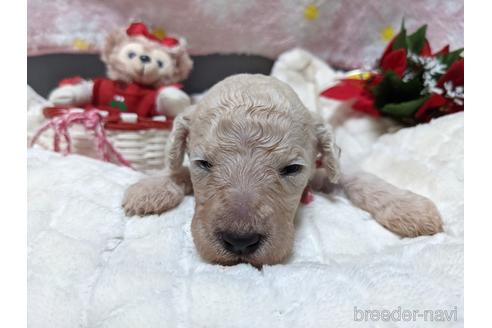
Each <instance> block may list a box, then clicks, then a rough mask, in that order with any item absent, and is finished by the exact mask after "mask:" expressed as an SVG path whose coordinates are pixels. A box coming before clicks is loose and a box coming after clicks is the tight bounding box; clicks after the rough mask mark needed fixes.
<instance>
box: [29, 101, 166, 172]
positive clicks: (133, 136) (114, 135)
mask: <svg viewBox="0 0 492 328" xmlns="http://www.w3.org/2000/svg"><path fill="white" fill-rule="evenodd" d="M80 110H81V109H63V110H61V109H59V108H53V107H51V108H45V109H44V110H43V114H44V117H45V120H46V122H48V120H50V119H52V118H54V117H57V116H60V115H62V114H64V113H68V112H71V111H80ZM101 114H104V115H101V116H103V117H104V129H105V132H106V137H107V139H108V141H109V142H110V143H111V144H112V145H113V147H114V148H115V149H116V151H118V152H119V153H120V154H121V155H122V157H123V158H124V159H125V160H126V161H128V162H129V163H130V164H131V167H132V168H134V169H135V170H137V171H142V172H151V171H156V170H162V168H163V167H164V158H165V146H166V142H167V139H168V137H169V133H170V132H171V129H172V120H162V118H156V119H154V120H151V119H144V120H142V119H138V122H123V121H121V120H120V119H119V118H118V120H114V119H107V117H106V116H107V115H106V114H105V113H103V112H101ZM68 132H69V135H70V138H71V153H76V154H80V155H84V156H89V157H92V158H96V159H101V157H100V154H99V153H98V151H97V149H96V146H95V143H94V136H93V135H92V134H91V133H90V132H88V131H87V130H86V129H85V127H84V126H82V125H73V126H71V127H69V129H68ZM54 135H55V133H54V131H53V130H51V129H48V130H46V131H45V132H44V133H42V134H40V135H39V137H38V138H37V140H36V144H37V145H39V146H41V147H43V148H46V149H50V150H54V142H53V141H54ZM65 147H66V143H65V141H64V140H63V139H62V140H60V148H61V149H64V148H65ZM109 161H110V162H113V163H115V164H119V161H118V160H117V158H115V157H114V156H111V157H110V159H109Z"/></svg>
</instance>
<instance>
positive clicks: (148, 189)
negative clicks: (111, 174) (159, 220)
mask: <svg viewBox="0 0 492 328" xmlns="http://www.w3.org/2000/svg"><path fill="white" fill-rule="evenodd" d="M183 197H184V191H183V188H182V187H181V186H179V185H177V184H176V183H175V182H174V181H173V180H171V179H170V178H169V177H149V178H145V179H143V180H141V181H139V182H137V183H135V184H133V185H131V186H130V187H129V188H128V189H127V191H126V192H125V196H124V197H123V203H122V206H123V209H124V210H125V214H126V215H127V216H132V215H139V216H143V215H148V214H160V213H163V212H165V211H167V210H169V209H172V208H174V207H176V206H178V205H179V203H181V201H182V200H183Z"/></svg>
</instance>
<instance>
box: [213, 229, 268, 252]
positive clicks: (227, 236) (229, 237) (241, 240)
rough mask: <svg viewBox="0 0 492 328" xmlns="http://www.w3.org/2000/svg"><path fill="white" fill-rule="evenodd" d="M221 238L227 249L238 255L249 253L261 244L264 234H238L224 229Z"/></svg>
mask: <svg viewBox="0 0 492 328" xmlns="http://www.w3.org/2000/svg"><path fill="white" fill-rule="evenodd" d="M219 238H220V240H221V242H222V245H223V246H224V248H225V249H226V250H228V251H229V252H231V253H234V254H236V255H249V254H251V253H254V252H255V251H256V250H257V249H258V247H259V246H260V243H261V240H262V236H261V235H260V234H258V233H246V234H238V233H234V232H227V231H223V232H220V233H219Z"/></svg>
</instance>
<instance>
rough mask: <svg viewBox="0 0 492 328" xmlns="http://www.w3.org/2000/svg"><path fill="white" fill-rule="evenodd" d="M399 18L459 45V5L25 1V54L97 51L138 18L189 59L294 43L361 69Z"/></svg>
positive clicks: (427, 0) (333, 0) (418, 0)
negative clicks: (177, 39)
mask: <svg viewBox="0 0 492 328" xmlns="http://www.w3.org/2000/svg"><path fill="white" fill-rule="evenodd" d="M309 6H310V7H309ZM309 8H311V11H309ZM313 8H314V9H313ZM306 10H307V13H306ZM403 17H405V22H406V25H407V27H408V29H409V30H410V31H413V30H414V29H416V28H417V27H418V26H420V25H421V24H425V23H427V24H429V27H428V36H429V39H430V42H431V45H432V46H433V48H435V49H436V50H437V49H438V48H441V47H442V46H444V45H445V44H448V43H449V44H450V45H451V47H452V48H457V47H462V46H463V25H464V24H463V1H461V0H414V1H404V0H377V1H376V0H317V1H313V0H311V1H303V0H272V1H267V0H251V1H246V0H245V1H227V0H206V1H204V0H167V1H158V0H138V1H137V0H104V1H95V0H50V1H45V0H28V53H29V54H30V55H35V54H44V53H55V52H96V51H98V49H99V47H100V46H101V43H102V42H103V40H104V37H105V35H106V33H108V32H109V31H112V30H114V29H117V28H121V27H125V26H127V25H128V23H129V22H131V21H135V20H143V21H145V22H146V23H147V24H149V25H152V26H154V27H157V28H160V29H165V30H166V31H167V32H168V34H179V35H183V36H185V37H186V38H187V39H188V43H189V45H190V52H191V53H192V54H193V55H202V54H211V53H247V54H256V55H263V56H266V57H269V58H275V57H276V56H278V55H279V54H280V53H281V52H283V51H285V50H288V49H290V48H293V47H296V46H299V47H302V48H305V49H307V50H309V51H311V52H313V53H314V54H316V55H317V56H319V57H321V58H322V59H324V60H326V61H327V62H328V63H330V64H332V65H334V66H337V67H341V68H358V67H368V66H371V65H372V64H373V63H374V61H375V60H376V59H377V58H378V57H379V56H380V54H381V52H382V50H383V48H384V46H385V44H387V42H388V38H390V37H391V35H392V32H393V34H394V33H397V32H398V30H399V27H400V23H401V20H402V18H403ZM384 31H386V33H384Z"/></svg>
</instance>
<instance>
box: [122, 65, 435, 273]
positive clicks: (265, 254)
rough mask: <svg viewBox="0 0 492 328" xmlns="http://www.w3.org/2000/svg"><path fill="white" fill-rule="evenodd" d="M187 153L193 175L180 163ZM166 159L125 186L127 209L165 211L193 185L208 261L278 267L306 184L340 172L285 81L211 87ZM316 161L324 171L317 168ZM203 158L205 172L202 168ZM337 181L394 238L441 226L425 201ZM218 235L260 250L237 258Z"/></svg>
mask: <svg viewBox="0 0 492 328" xmlns="http://www.w3.org/2000/svg"><path fill="white" fill-rule="evenodd" d="M185 153H187V154H188V156H189V157H190V161H191V165H190V168H189V169H188V168H185V167H183V166H182V163H183V158H184V155H185ZM167 155H168V156H167V163H166V172H167V173H166V174H165V177H163V178H153V179H151V180H149V179H147V180H143V181H141V182H138V183H137V184H135V185H133V186H131V187H130V188H129V189H128V191H127V193H126V195H125V199H124V201H123V206H124V208H125V211H126V213H127V214H129V215H132V214H138V215H145V214H149V213H161V212H163V211H165V210H167V209H169V208H171V207H174V206H176V205H177V204H178V203H179V201H180V200H181V198H182V197H183V195H184V194H185V193H188V192H191V191H192V189H193V190H194V195H195V214H194V217H193V220H192V234H193V239H194V242H195V245H196V247H197V250H198V252H199V253H200V255H201V256H202V257H203V258H204V259H206V260H208V261H210V262H213V263H220V264H226V265H231V264H236V263H239V262H248V263H251V264H253V265H262V264H274V263H279V262H281V261H283V260H284V259H285V258H286V257H287V256H288V255H289V254H290V252H291V249H292V246H293V240H294V217H295V214H296V212H297V208H298V205H299V201H300V198H301V195H302V192H303V190H304V188H305V187H306V186H307V185H308V183H309V182H310V181H311V184H312V186H313V187H315V188H316V189H317V190H322V191H329V187H330V186H331V185H332V184H334V183H336V182H337V181H338V180H339V178H340V176H341V175H340V172H339V169H338V162H337V158H338V149H337V147H336V145H335V144H334V140H333V136H332V133H331V129H330V127H329V126H327V125H325V124H320V123H319V120H318V119H317V118H315V117H313V115H312V114H311V113H310V112H309V111H308V110H307V109H306V108H305V107H304V105H303V104H302V102H301V101H300V99H299V98H298V97H297V95H296V94H295V93H294V91H293V90H292V89H291V88H290V87H289V86H288V85H286V84H285V83H283V82H281V81H279V80H277V79H275V78H272V77H267V76H263V75H247V74H241V75H236V76H232V77H229V78H227V79H225V80H223V81H222V82H220V83H218V84H217V85H215V86H214V87H213V88H212V89H210V90H209V91H208V92H207V93H206V95H205V96H204V97H203V98H202V99H201V100H200V101H199V103H198V104H196V105H194V106H192V107H189V108H188V109H187V110H186V111H185V112H184V113H182V114H181V115H180V116H178V117H177V118H176V120H175V124H174V129H173V131H172V133H171V136H170V139H169V143H168V153H167ZM319 156H321V158H322V159H323V162H322V163H323V167H322V168H318V169H316V164H315V163H316V159H317V158H318V157H319ZM200 161H207V162H209V163H211V167H210V168H209V169H204V168H203V167H202V166H200V163H201V162H200ZM291 164H299V165H302V170H301V171H300V172H299V173H297V174H294V175H291V176H282V175H281V174H280V173H279V172H280V171H281V170H282V168H283V167H285V166H287V165H291ZM183 172H189V176H188V175H187V173H183ZM177 173H179V174H177ZM188 178H189V179H188ZM187 179H188V180H187ZM341 182H342V184H345V185H346V187H347V192H348V194H349V195H350V197H351V199H352V200H353V201H354V203H355V204H356V205H358V206H360V207H361V208H363V209H365V210H367V211H369V212H371V213H373V214H374V216H375V218H376V220H378V221H379V222H380V223H381V224H383V225H384V226H385V227H387V228H388V229H390V230H392V231H394V232H396V233H400V234H401V235H403V236H411V235H416V234H430V233H436V232H438V231H440V229H441V225H440V217H439V214H438V213H437V210H436V211H434V210H435V207H434V205H433V204H432V203H431V202H430V201H429V200H427V199H425V198H423V197H421V196H418V195H415V194H413V193H410V192H407V191H402V190H399V189H397V188H396V187H393V186H391V185H389V184H387V183H385V182H384V181H382V180H380V179H378V178H376V177H374V178H373V179H372V180H368V179H359V180H357V179H355V180H350V179H349V178H346V177H344V176H342V179H341ZM178 186H180V187H181V191H182V192H179V191H177V188H176V187H178ZM178 189H179V188H178ZM375 190H376V191H377V194H376V195H375V194H373V193H374V191H375ZM358 193H360V195H359V197H358V198H357V194H358ZM414 207H417V208H414ZM424 214H425V215H424ZM221 231H232V232H235V233H239V234H243V233H251V232H255V233H259V234H261V235H262V236H263V239H262V243H261V245H260V247H259V248H258V250H257V251H255V252H254V253H252V254H250V255H247V256H238V255H235V254H232V253H230V252H228V251H227V250H225V249H224V247H223V245H222V244H221V242H220V240H219V238H218V232H221Z"/></svg>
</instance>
